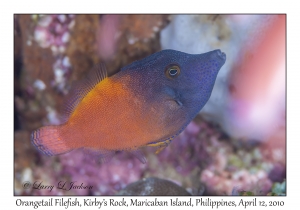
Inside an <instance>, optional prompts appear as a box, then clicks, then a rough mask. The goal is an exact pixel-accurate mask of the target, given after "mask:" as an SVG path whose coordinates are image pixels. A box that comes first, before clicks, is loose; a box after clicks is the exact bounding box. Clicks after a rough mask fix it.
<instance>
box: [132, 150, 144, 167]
mask: <svg viewBox="0 0 300 210" xmlns="http://www.w3.org/2000/svg"><path fill="white" fill-rule="evenodd" d="M130 153H131V154H133V155H134V156H135V157H136V158H137V159H138V160H139V161H141V162H142V163H143V164H145V163H146V162H147V159H146V157H145V155H144V154H143V152H142V151H141V150H140V149H134V150H130Z"/></svg>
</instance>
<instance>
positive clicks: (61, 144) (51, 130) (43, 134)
mask: <svg viewBox="0 0 300 210" xmlns="http://www.w3.org/2000/svg"><path fill="white" fill-rule="evenodd" d="M59 130H60V126H45V127H42V128H40V129H37V130H35V131H33V132H32V134H31V142H32V144H33V145H34V146H35V147H36V148H37V149H38V150H39V151H40V152H42V153H43V154H45V155H48V156H53V155H59V154H63V153H66V152H69V151H71V150H72V148H70V147H68V146H67V145H66V142H65V141H64V139H63V138H62V137H61V135H60V132H59Z"/></svg>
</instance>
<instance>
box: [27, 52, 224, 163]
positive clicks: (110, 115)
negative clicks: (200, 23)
mask: <svg viewBox="0 0 300 210" xmlns="http://www.w3.org/2000/svg"><path fill="white" fill-rule="evenodd" d="M225 60H226V55H225V53H223V52H221V51H220V50H214V51H210V52H207V53H203V54H187V53H183V52H180V51H175V50H162V51H160V52H157V53H154V54H152V55H150V56H148V57H146V58H144V59H142V60H139V61H135V62H133V63H131V64H129V65H127V66H125V67H123V68H122V69H121V71H120V72H118V73H116V74H114V75H113V76H110V77H108V76H107V71H106V68H105V66H104V65H103V64H100V65H98V66H96V67H94V68H93V69H92V71H91V72H90V73H89V74H88V76H87V78H86V79H84V80H83V81H82V82H81V83H80V84H77V85H76V87H74V88H73V90H71V98H70V100H69V102H68V103H67V105H66V106H65V116H64V118H65V121H64V122H63V123H62V124H61V125H53V126H45V127H42V128H40V129H37V130H35V131H33V132H32V134H31V142H32V143H33V145H34V146H35V147H36V148H37V149H38V150H39V151H40V152H42V153H43V154H45V155H48V156H53V155H59V154H64V153H67V152H70V151H72V150H74V149H79V148H83V149H84V150H87V151H91V152H93V153H94V152H95V153H96V154H98V155H99V157H100V159H102V160H103V161H108V160H110V159H111V157H112V156H113V155H114V154H115V152H116V151H123V150H126V151H129V152H131V153H132V154H133V155H135V157H137V158H138V159H139V160H140V161H141V162H142V163H145V162H146V158H145V156H144V155H143V153H142V152H141V150H140V149H141V148H142V147H147V146H150V147H156V148H157V151H156V153H158V152H160V151H161V150H162V149H163V148H165V147H166V146H167V145H168V144H170V143H171V141H172V140H173V139H174V137H176V136H177V135H178V134H179V133H181V132H182V131H183V130H184V128H185V127H186V126H187V125H188V124H189V123H190V122H191V121H192V119H193V118H194V117H195V116H196V115H197V113H198V112H199V111H200V110H201V109H202V107H203V106H204V105H205V103H206V102H207V101H208V99H209V97H210V95H211V92H212V89H213V86H214V83H215V80H216V77H217V74H218V72H219V70H220V68H221V67H222V66H223V64H224V63H225Z"/></svg>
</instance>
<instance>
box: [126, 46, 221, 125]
mask: <svg viewBox="0 0 300 210" xmlns="http://www.w3.org/2000/svg"><path fill="white" fill-rule="evenodd" d="M225 61H226V55H225V53H223V52H221V51H220V50H214V51H210V52H207V53H203V54H187V53H183V52H180V51H176V50H162V51H160V52H157V53H154V54H152V55H151V56H148V57H146V58H144V59H142V60H139V61H136V62H133V63H132V64H130V65H128V66H126V67H124V68H123V69H122V70H123V73H126V72H127V73H130V74H132V75H134V78H135V81H136V83H135V84H132V86H133V87H134V90H135V91H137V92H139V93H137V94H141V95H144V99H145V101H146V102H147V104H150V105H151V107H157V109H161V110H163V111H161V112H163V113H164V116H162V117H163V118H165V119H167V120H166V124H170V123H171V124H173V125H174V130H176V129H175V127H177V126H178V127H182V126H185V125H186V124H187V123H189V122H190V121H191V120H192V119H193V118H194V117H195V116H196V114H197V113H198V112H199V111H200V110H201V109H202V107H203V106H204V105H205V104H206V102H207V101H208V99H209V97H210V95H211V92H212V89H213V87H214V83H215V80H216V77H217V74H218V72H219V70H220V68H221V67H222V66H223V65H224V63H225Z"/></svg>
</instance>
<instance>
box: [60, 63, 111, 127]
mask: <svg viewBox="0 0 300 210" xmlns="http://www.w3.org/2000/svg"><path fill="white" fill-rule="evenodd" d="M105 78H107V70H106V67H105V65H104V64H103V63H100V64H97V65H95V66H94V67H93V68H92V69H91V71H90V72H89V73H88V75H87V76H86V78H85V79H83V80H81V81H78V82H75V83H74V84H73V85H72V88H71V91H70V93H69V96H68V97H67V100H66V102H65V105H64V107H63V117H62V121H63V122H66V121H67V120H68V118H69V117H70V115H71V114H72V113H73V111H74V110H75V108H76V107H77V105H78V104H79V102H80V101H81V100H82V99H83V98H84V97H85V96H86V95H87V94H88V93H89V92H90V91H91V90H92V89H93V88H94V87H95V86H96V85H97V84H98V83H99V82H101V81H102V80H104V79H105Z"/></svg>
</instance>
